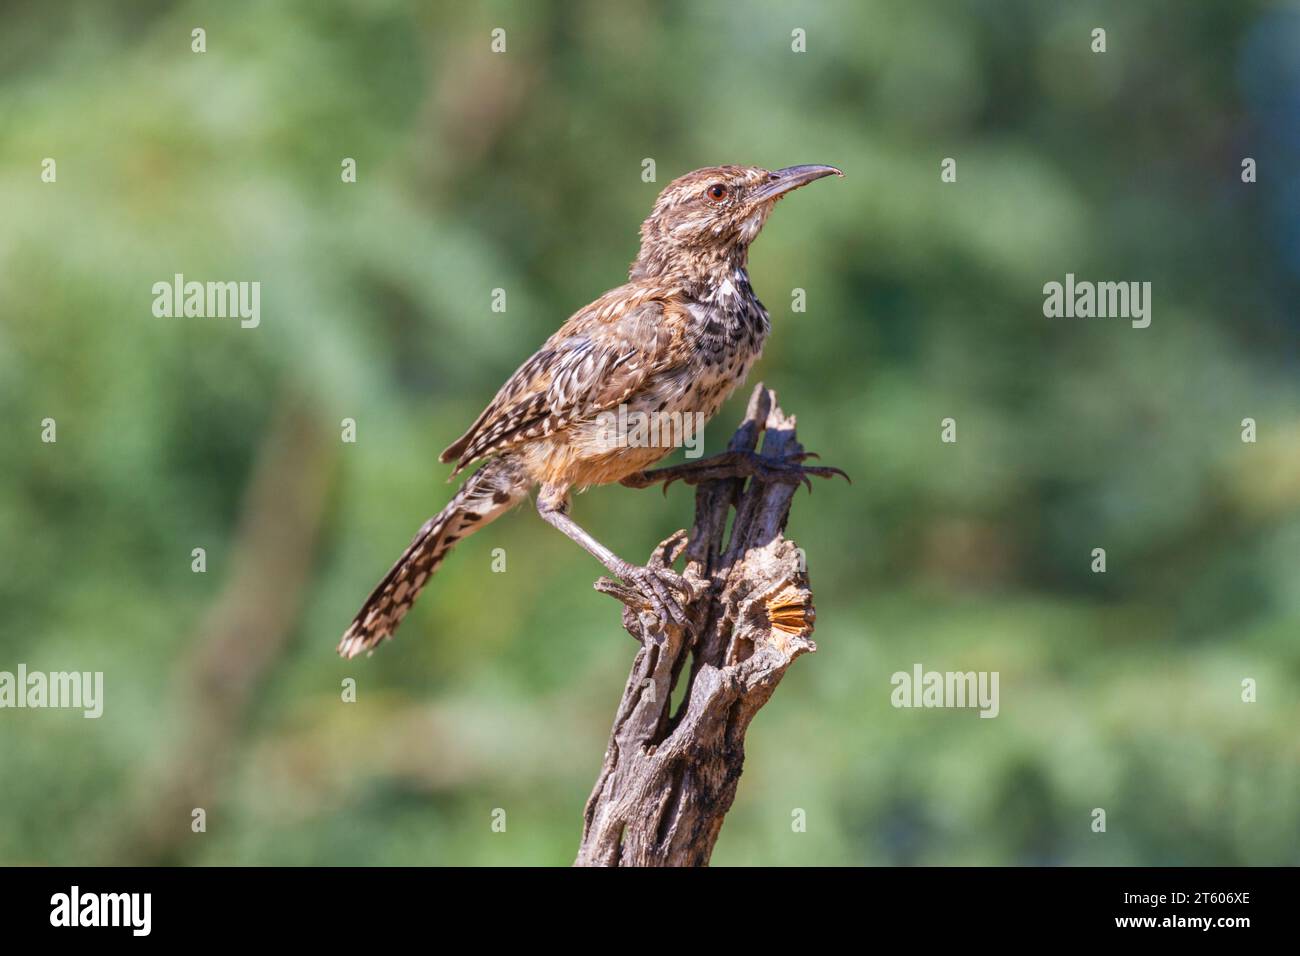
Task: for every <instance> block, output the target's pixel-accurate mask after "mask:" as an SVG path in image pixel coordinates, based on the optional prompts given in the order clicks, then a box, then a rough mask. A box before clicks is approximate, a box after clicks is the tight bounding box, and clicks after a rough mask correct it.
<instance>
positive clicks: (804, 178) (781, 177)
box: [751, 166, 844, 201]
mask: <svg viewBox="0 0 1300 956" xmlns="http://www.w3.org/2000/svg"><path fill="white" fill-rule="evenodd" d="M843 175H844V174H843V173H842V172H840V171H839V170H838V169H836V168H835V167H834V166H787V167H786V168H785V169H778V170H776V171H775V172H773V173H772V178H771V179H770V180H769V181H768V182H766V183H764V184H763V185H762V186H759V187H758V190H757V191H756V192H755V193H754V194H753V195H752V197H751V198H753V199H755V200H759V201H763V200H767V199H776V198H778V197H780V196H784V195H785V194H786V193H788V192H790V191H791V190H792V189H798V188H799V187H800V186H807V185H808V184H809V183H810V182H812V181H813V180H816V179H821V178H822V177H823V176H843Z"/></svg>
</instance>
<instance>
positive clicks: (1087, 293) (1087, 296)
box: [1043, 272, 1151, 329]
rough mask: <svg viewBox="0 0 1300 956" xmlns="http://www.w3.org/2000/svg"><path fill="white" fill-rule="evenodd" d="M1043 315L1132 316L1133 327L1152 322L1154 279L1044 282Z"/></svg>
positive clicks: (1069, 274)
mask: <svg viewBox="0 0 1300 956" xmlns="http://www.w3.org/2000/svg"><path fill="white" fill-rule="evenodd" d="M1043 315H1045V316H1047V317H1048V318H1049V319H1060V318H1066V319H1092V318H1097V319H1132V320H1133V328H1135V329H1145V328H1146V327H1147V326H1148V325H1150V324H1151V283H1150V282H1086V281H1085V282H1075V281H1074V273H1073V272H1067V273H1066V274H1065V283H1064V284H1062V283H1060V282H1049V283H1047V284H1046V285H1045V286H1043Z"/></svg>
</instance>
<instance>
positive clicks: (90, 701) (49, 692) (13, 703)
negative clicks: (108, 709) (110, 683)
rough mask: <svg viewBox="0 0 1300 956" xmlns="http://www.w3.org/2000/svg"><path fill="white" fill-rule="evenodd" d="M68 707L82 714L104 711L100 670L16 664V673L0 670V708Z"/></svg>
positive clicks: (93, 714) (86, 715) (94, 715)
mask: <svg viewBox="0 0 1300 956" xmlns="http://www.w3.org/2000/svg"><path fill="white" fill-rule="evenodd" d="M3 707H20V708H21V707H54V708H59V707H68V708H73V709H80V710H81V711H82V716H83V717H90V718H95V717H99V716H100V715H101V714H103V713H104V672H103V671H85V672H82V671H51V672H50V673H48V674H47V673H45V672H44V671H31V672H30V673H28V671H27V665H26V664H19V665H18V673H17V674H14V673H11V672H10V671H0V708H3Z"/></svg>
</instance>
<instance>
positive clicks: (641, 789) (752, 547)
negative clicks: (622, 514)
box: [575, 384, 817, 866]
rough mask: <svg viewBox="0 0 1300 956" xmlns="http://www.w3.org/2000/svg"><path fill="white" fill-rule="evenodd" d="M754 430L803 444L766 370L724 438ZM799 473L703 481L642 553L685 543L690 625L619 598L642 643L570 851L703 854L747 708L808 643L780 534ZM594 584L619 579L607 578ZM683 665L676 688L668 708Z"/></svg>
mask: <svg viewBox="0 0 1300 956" xmlns="http://www.w3.org/2000/svg"><path fill="white" fill-rule="evenodd" d="M760 435H762V436H763V447H762V449H761V451H762V454H763V455H764V457H766V458H771V459H777V460H781V459H787V460H788V459H792V458H794V457H795V456H797V455H799V454H800V453H801V452H802V451H803V449H802V447H801V446H800V445H799V443H798V442H797V441H796V440H795V419H794V417H793V416H787V415H786V414H785V413H784V412H782V411H781V409H780V408H778V407H777V404H776V396H775V394H774V393H773V392H771V391H770V390H768V389H766V388H764V386H763V385H762V384H759V385H758V386H757V387H756V388H755V389H754V393H753V395H752V397H751V398H750V401H749V408H748V411H747V412H746V415H745V420H744V421H743V422H742V423H741V425H740V427H739V428H738V429H737V430H736V433H735V435H734V436H733V437H732V439H731V444H730V449H731V450H733V451H755V450H758V449H757V446H758V440H759V437H760ZM797 487H798V486H797V484H790V483H777V482H760V481H758V480H757V479H753V478H751V479H748V481H746V480H744V479H736V478H725V479H719V480H714V481H709V482H706V483H702V484H700V485H699V486H698V488H697V491H696V496H695V523H694V527H693V528H692V529H691V532H690V535H689V537H688V536H686V535H685V534H684V533H683V532H678V533H677V534H675V535H673V536H672V537H671V538H669V539H668V540H666V541H665V542H663V543H662V544H661V545H660V546H659V547H658V548H657V549H656V550H655V553H654V556H653V557H652V558H651V560H652V561H656V562H667V563H669V564H671V563H673V562H674V561H675V560H676V559H677V558H678V557H680V556H681V555H682V554H683V552H684V554H685V558H686V570H685V572H684V573H685V576H686V578H687V579H688V580H689V581H690V582H691V583H692V584H694V585H695V586H696V590H697V593H698V595H699V597H698V598H697V599H696V600H695V601H694V602H693V603H692V604H691V605H690V606H689V608H688V609H687V611H688V614H689V616H690V618H691V621H692V627H691V628H690V629H689V630H684V629H682V628H678V627H675V626H673V625H668V626H667V627H665V626H663V625H661V624H660V623H659V621H658V619H657V618H655V617H654V616H653V615H650V614H647V613H641V614H637V613H634V612H633V611H631V610H625V611H624V614H623V623H624V626H625V627H626V628H627V630H628V631H629V632H630V633H631V634H632V636H633V637H635V638H637V639H638V640H639V641H640V642H641V649H640V650H639V651H638V652H637V655H636V659H635V660H634V661H633V664H632V672H631V674H630V675H629V677H628V681H627V687H626V689H625V690H624V692H623V699H622V701H621V702H620V703H619V706H618V712H617V714H616V716H615V718H614V727H613V730H612V731H611V733H610V738H609V745H608V747H607V748H606V750H605V760H604V764H603V766H602V767H601V771H600V776H599V777H598V779H597V780H596V786H595V789H594V790H592V793H591V797H590V798H589V799H588V801H587V808H586V812H585V815H584V823H583V830H582V844H581V846H580V847H579V850H578V857H577V860H576V861H575V865H578V866H702V865H705V864H707V863H708V861H709V857H710V856H711V855H712V853H713V846H714V843H715V842H716V841H717V839H718V833H719V831H720V830H721V829H722V821H723V818H724V817H725V816H726V813H727V811H728V810H729V809H730V808H731V803H732V800H733V799H734V798H735V795H736V786H737V784H738V783H739V782H740V774H741V769H742V767H743V764H744V760H745V732H746V731H747V730H748V728H749V722H750V721H751V720H752V719H753V718H754V715H755V714H756V713H757V712H758V709H759V708H760V707H762V706H763V705H764V704H765V703H767V701H768V698H770V697H771V696H772V692H773V691H774V690H775V689H776V685H777V684H778V683H779V682H780V680H781V677H782V675H784V674H785V670H786V668H787V667H789V666H790V663H791V662H792V661H793V660H794V659H795V658H796V657H798V656H799V655H800V654H803V653H805V652H807V651H813V650H816V649H817V648H816V645H815V644H814V643H813V642H812V641H811V640H810V639H809V635H810V634H811V633H812V629H813V617H814V611H813V602H812V592H811V590H810V589H809V585H808V574H807V570H806V566H805V562H804V560H803V552H802V551H801V550H800V549H799V548H797V547H795V545H794V544H793V543H792V542H790V541H787V540H786V539H785V537H784V536H783V534H782V532H783V530H784V528H785V523H786V519H787V518H788V516H789V513H790V503H791V500H792V499H793V497H794V493H795V491H796V489H797ZM732 509H734V510H735V512H736V517H735V521H734V523H733V525H732V529H731V534H730V538H729V539H727V535H726V529H727V517H728V512H729V511H730V510H732ZM596 586H597V588H598V589H599V590H602V591H606V592H610V593H616V594H617V593H620V588H619V586H618V585H617V584H616V583H615V582H612V581H609V580H608V579H602V580H601V581H598V582H597V584H596ZM688 658H689V659H690V666H689V668H688V667H687V661H688ZM683 675H686V676H685V678H684V679H685V680H686V681H687V685H686V688H685V694H684V696H683V697H682V700H681V703H680V705H679V706H678V707H677V709H676V712H675V713H670V702H671V699H672V693H673V689H674V687H675V686H676V684H677V681H678V680H680V679H683Z"/></svg>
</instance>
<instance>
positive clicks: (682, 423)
mask: <svg viewBox="0 0 1300 956" xmlns="http://www.w3.org/2000/svg"><path fill="white" fill-rule="evenodd" d="M706 421H707V419H706V418H705V416H704V413H703V412H642V411H634V410H631V409H629V408H628V407H627V406H626V405H619V406H618V411H617V412H612V411H609V412H601V413H600V414H599V415H597V416H596V424H597V425H598V426H599V428H600V432H599V434H598V435H597V437H596V441H597V442H598V443H599V445H600V447H602V448H606V449H609V450H611V451H612V450H613V449H615V448H684V449H686V451H685V457H687V458H699V457H700V455H702V454H703V453H704V423H705V422H706Z"/></svg>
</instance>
